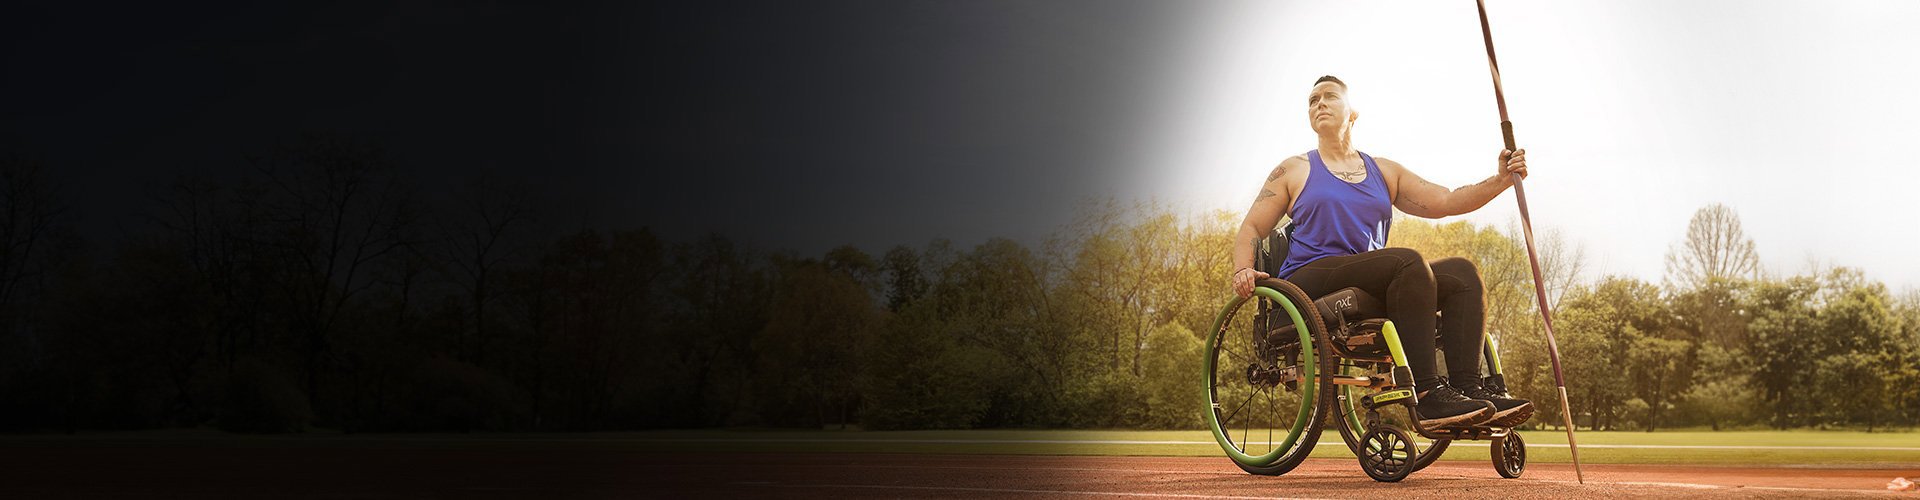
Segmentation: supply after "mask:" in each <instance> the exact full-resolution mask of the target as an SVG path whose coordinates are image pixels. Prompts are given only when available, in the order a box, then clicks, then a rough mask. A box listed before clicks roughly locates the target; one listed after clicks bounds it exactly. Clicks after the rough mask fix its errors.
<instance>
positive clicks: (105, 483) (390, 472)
mask: <svg viewBox="0 0 1920 500" xmlns="http://www.w3.org/2000/svg"><path fill="white" fill-rule="evenodd" d="M1586 472H1587V484H1585V485H1579V484H1574V483H1573V472H1572V469H1571V468H1570V467H1568V466H1566V465H1560V464H1533V465H1530V466H1529V467H1528V470H1527V473H1526V475H1525V476H1524V477H1523V478H1521V479H1511V480H1510V479H1500V478H1499V477H1498V476H1497V475H1496V474H1494V472H1493V469H1492V468H1491V467H1490V466H1489V465H1487V464H1485V463H1481V462H1441V463H1438V464H1435V465H1434V466H1433V467H1430V468H1428V469H1426V470H1423V471H1420V472H1418V473H1415V474H1414V475H1413V476H1411V477H1409V478H1407V479H1406V480H1405V481H1403V482H1400V483H1397V484H1384V483H1376V482H1374V481H1372V480H1370V479H1368V478H1367V477H1366V475H1364V474H1362V473H1361V472H1360V470H1359V467H1358V465H1357V464H1355V463H1354V462H1353V461H1350V460H1333V459H1327V460H1311V461H1308V462H1307V463H1306V464H1304V465H1302V466H1301V467H1300V468H1299V469H1297V470H1295V471H1293V472H1292V473H1289V474H1287V475H1284V476H1278V477H1264V476H1252V475H1248V474H1245V473H1243V472H1240V471H1239V470H1238V469H1236V468H1234V467H1233V465H1232V464H1231V463H1229V462H1227V461H1226V459H1224V458H1187V457H1084V456H1004V455H890V454H854V453H800V454H773V453H744V454H686V453H648V452H635V451H618V450H581V449H534V450H498V449H447V448H444V447H435V448H430V449H412V448H380V449H369V448H355V447H282V446H177V445H173V446H84V447H60V446H33V447H25V448H20V447H14V448H12V449H8V450H0V478H4V479H0V498H9V499H13V498H70V497H124V498H153V497H195V498H203V497H273V498H349V497H350V498H529V497H531V498H716V497H718V498H749V497H751V498H768V497H771V498H796V497H797V498H846V497H887V498H898V497H935V498H979V497H1017V498H1094V497H1116V496H1119V497H1166V498H1183V497H1184V498H1198V497H1263V498H1273V497H1288V498H1379V497H1385V496H1391V497H1394V498H1463V497H1466V498H1507V497H1576V496H1579V497H1608V498H1613V497H1674V496H1685V497H1702V496H1706V497H1723V498H1725V497H1767V498H1796V497H1834V496H1856V497H1876V498H1913V499H1920V493H1893V492H1888V491H1886V490H1885V489H1884V486H1885V484H1886V482H1887V481H1888V480H1890V479H1892V478H1893V477H1895V476H1908V477H1912V476H1914V475H1920V470H1889V469H1879V470H1875V469H1793V468H1720V467H1675V466H1648V465H1591V466H1588V467H1587V470H1586Z"/></svg>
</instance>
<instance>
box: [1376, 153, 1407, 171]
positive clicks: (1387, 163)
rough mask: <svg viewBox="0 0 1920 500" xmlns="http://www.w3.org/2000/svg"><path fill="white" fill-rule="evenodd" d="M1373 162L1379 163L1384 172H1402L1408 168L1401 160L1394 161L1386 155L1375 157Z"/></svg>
mask: <svg viewBox="0 0 1920 500" xmlns="http://www.w3.org/2000/svg"><path fill="white" fill-rule="evenodd" d="M1373 163H1374V164H1376V165H1379V166H1380V171H1381V172H1383V173H1384V172H1387V171H1392V172H1394V173H1400V172H1405V171H1406V170H1407V167H1406V166H1405V165H1401V164H1400V162H1397V161H1393V160H1391V159H1388V158H1387V157H1385V156H1375V157H1373Z"/></svg>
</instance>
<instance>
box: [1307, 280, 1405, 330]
mask: <svg viewBox="0 0 1920 500" xmlns="http://www.w3.org/2000/svg"><path fill="white" fill-rule="evenodd" d="M1313 303H1314V305H1315V306H1317V307H1319V308H1320V317H1321V319H1322V320H1323V321H1326V322H1327V324H1328V325H1335V324H1338V323H1343V322H1344V323H1353V322H1357V321H1362V320H1368V319H1376V318H1384V317H1386V316H1387V307H1386V304H1382V303H1381V302H1380V299H1376V298H1374V297H1373V295H1371V294H1368V293H1367V292H1364V291H1361V290H1360V289H1358V288H1353V287H1347V288H1342V289H1339V290H1336V291H1334V292H1333V293H1329V294H1326V295H1325V296H1322V297H1320V298H1319V299H1315V300H1314V301H1313Z"/></svg>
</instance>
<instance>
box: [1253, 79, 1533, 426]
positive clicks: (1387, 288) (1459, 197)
mask: <svg viewBox="0 0 1920 500" xmlns="http://www.w3.org/2000/svg"><path fill="white" fill-rule="evenodd" d="M1347 95H1348V93H1347V85H1346V83H1345V82H1342V81H1340V79H1338V78H1334V77H1332V76H1323V77H1320V79H1319V80H1318V81H1315V82H1314V85H1313V90H1312V92H1311V93H1309V94H1307V120H1308V123H1309V124H1310V125H1311V126H1312V128H1313V131H1314V132H1315V133H1316V134H1317V135H1319V146H1320V147H1319V149H1316V150H1313V151H1308V152H1307V153H1306V154H1303V155H1300V156H1295V157H1292V158H1288V159H1286V160H1285V161H1282V162H1281V163H1280V166H1278V167H1274V169H1273V171H1272V172H1271V173H1270V174H1269V175H1268V176H1267V180H1266V183H1265V185H1264V186H1262V187H1261V189H1260V194H1259V195H1258V196H1257V197H1256V198H1255V199H1254V201H1253V207H1252V208H1251V209H1249V210H1248V211H1247V216H1246V219H1245V220H1244V221H1243V222H1242V223H1241V224H1240V231H1239V235H1238V236H1236V237H1235V238H1234V243H1233V245H1234V246H1233V268H1234V272H1233V277H1232V283H1233V289H1234V292H1235V293H1238V294H1239V295H1240V296H1241V297H1246V296H1248V295H1249V294H1251V293H1252V291H1253V287H1254V282H1255V280H1258V279H1261V278H1267V277H1270V276H1269V274H1268V273H1267V272H1264V270H1260V269H1254V268H1253V266H1254V253H1255V250H1254V248H1255V245H1256V244H1257V242H1258V241H1259V240H1260V239H1262V238H1264V237H1266V235H1267V234H1268V233H1269V232H1270V231H1271V230H1272V229H1273V228H1274V226H1275V225H1276V224H1278V223H1279V221H1280V219H1281V216H1283V215H1290V216H1292V219H1293V221H1292V223H1291V224H1289V225H1288V230H1289V231H1288V233H1290V234H1289V238H1288V241H1289V244H1288V248H1287V253H1286V259H1285V260H1284V261H1283V262H1281V264H1280V267H1279V269H1278V270H1277V271H1278V272H1277V273H1274V274H1276V275H1277V277H1279V278H1281V279H1285V280H1287V281H1289V282H1292V283H1293V284H1294V285H1295V286H1298V287H1299V288H1300V289H1301V290H1302V291H1304V292H1306V293H1307V295H1308V296H1309V297H1320V296H1323V295H1326V294H1328V293H1331V292H1334V291H1336V290H1340V289H1342V288H1347V287H1355V288H1359V289H1361V290H1362V291H1365V292H1366V293H1368V294H1371V295H1373V296H1374V297H1377V298H1379V299H1380V300H1381V301H1383V302H1385V304H1386V308H1387V311H1388V313H1387V317H1388V319H1390V320H1392V321H1393V323H1394V324H1395V325H1398V326H1399V328H1400V331H1402V332H1433V331H1435V330H1436V328H1437V329H1438V332H1439V342H1441V343H1442V344H1444V346H1445V348H1446V352H1447V367H1448V371H1449V372H1450V373H1448V374H1446V375H1442V374H1440V373H1438V372H1439V368H1438V366H1436V365H1437V360H1436V359H1435V358H1436V356H1437V353H1436V352H1435V346H1434V342H1435V337H1434V336H1433V335H1401V336H1400V338H1401V341H1402V342H1403V344H1404V346H1405V351H1406V356H1407V364H1408V366H1409V367H1410V368H1411V369H1412V371H1413V374H1414V379H1415V383H1414V384H1415V385H1414V390H1415V391H1416V392H1417V393H1418V398H1417V400H1418V401H1419V403H1418V404H1417V405H1416V406H1415V407H1414V409H1415V410H1416V412H1417V413H1418V414H1419V417H1420V425H1421V426H1425V427H1449V426H1479V425H1493V426H1501V427H1512V426H1514V425H1518V424H1520V423H1522V422H1524V421H1525V420H1526V419H1527V418H1529V417H1531V416H1532V414H1533V404H1532V403H1531V402H1529V401H1527V400H1524V399H1518V398H1514V397H1512V396H1510V395H1508V394H1506V393H1505V390H1504V389H1503V388H1492V389H1489V388H1487V387H1482V385H1481V378H1480V371H1479V370H1480V366H1481V358H1480V356H1481V354H1480V353H1481V350H1482V347H1483V345H1482V343H1483V342H1484V336H1483V335H1482V333H1483V332H1482V329H1483V328H1484V319H1485V318H1484V315H1485V304H1484V301H1485V294H1484V292H1483V290H1482V289H1481V284H1480V275H1479V271H1478V270H1477V269H1475V267H1474V265H1473V263H1472V262H1469V261H1467V260H1466V259H1462V258H1459V257H1450V258H1444V259H1438V260H1433V261H1427V260H1425V259H1424V258H1423V257H1422V256H1421V255H1420V254H1419V253H1417V252H1415V251H1413V250H1411V249H1407V248H1387V247H1386V243H1387V232H1388V230H1389V228H1390V226H1391V224H1392V221H1393V209H1394V208H1399V209H1400V210H1401V211H1404V212H1406V213H1408V214H1412V215H1415V216H1419V217H1426V218H1440V217H1446V216H1449V215H1460V214H1464V213H1467V212H1472V211H1474V210H1477V209H1479V208H1480V207H1482V206H1485V205H1486V204H1487V202H1488V201H1491V200H1492V199H1493V198H1494V197H1495V196H1498V195H1499V194H1500V193H1501V192H1502V191H1505V190H1506V189H1507V188H1508V187H1510V186H1512V185H1513V183H1512V181H1510V180H1508V174H1509V173H1514V174H1519V175H1520V176H1521V177H1523V178H1524V177H1526V175H1527V162H1526V150H1524V149H1523V150H1520V151H1501V152H1500V155H1499V161H1498V165H1499V166H1498V168H1497V169H1496V171H1495V172H1494V173H1493V175H1491V176H1489V177H1487V178H1486V179H1485V180H1482V181H1480V182H1478V183H1474V184H1471V185H1467V186H1461V187H1459V188H1454V189H1447V188H1443V187H1440V186H1439V185H1438V184H1434V183H1432V182H1429V181H1427V180H1426V179H1423V178H1421V177H1420V176H1419V175H1417V174H1415V173H1413V171H1412V170H1408V169H1407V167H1405V166H1402V165H1401V164H1399V163H1397V162H1394V161H1393V160H1389V159H1386V158H1376V157H1373V156H1369V155H1367V154H1366V153H1362V152H1360V151H1358V150H1356V149H1354V148H1353V141H1352V138H1353V124H1354V122H1355V121H1356V120H1358V119H1359V117H1360V113H1359V112H1357V111H1355V110H1354V109H1353V107H1352V105H1351V102H1350V101H1348V99H1347ZM1436 311H1438V312H1439V314H1438V317H1437V318H1436V314H1435V312H1436ZM1436 323H1438V325H1437V326H1436ZM1449 381H1451V382H1449Z"/></svg>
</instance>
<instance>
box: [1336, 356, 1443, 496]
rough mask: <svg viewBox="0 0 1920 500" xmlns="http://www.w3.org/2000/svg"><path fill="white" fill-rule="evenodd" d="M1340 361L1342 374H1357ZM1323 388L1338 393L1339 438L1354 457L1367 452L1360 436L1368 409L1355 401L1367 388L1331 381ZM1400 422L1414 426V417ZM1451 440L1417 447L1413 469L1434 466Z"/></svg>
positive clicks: (1363, 429) (1437, 441)
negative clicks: (1417, 452) (1412, 420)
mask: <svg viewBox="0 0 1920 500" xmlns="http://www.w3.org/2000/svg"><path fill="white" fill-rule="evenodd" d="M1337 364H1338V365H1339V366H1338V367H1336V369H1337V370H1341V371H1342V373H1343V374H1348V375H1353V374H1355V373H1353V372H1352V370H1349V369H1352V368H1355V367H1353V366H1351V365H1348V364H1345V363H1337ZM1322 387H1323V390H1326V391H1327V392H1331V393H1334V395H1335V396H1334V403H1333V411H1332V415H1331V417H1332V418H1333V420H1334V421H1335V425H1338V426H1339V427H1340V440H1342V441H1345V442H1346V443H1347V449H1348V450H1352V451H1353V454H1354V456H1359V455H1360V454H1361V453H1365V450H1364V449H1363V448H1362V444H1361V439H1360V438H1361V435H1362V434H1364V433H1365V431H1366V429H1367V425H1366V422H1365V421H1364V420H1365V418H1364V417H1362V416H1361V415H1364V414H1365V413H1366V410H1365V409H1364V408H1360V407H1359V404H1357V403H1356V401H1359V399H1360V395H1361V394H1362V393H1363V391H1364V390H1363V389H1360V388H1355V387H1353V386H1347V385H1335V384H1334V383H1333V382H1332V381H1328V382H1327V384H1326V385H1324V386H1322ZM1387 409H1388V408H1382V409H1381V410H1382V411H1383V412H1384V411H1385V410H1387ZM1392 413H1402V412H1390V414H1392ZM1410 417H1411V415H1409V418H1410ZM1389 418H1391V417H1389ZM1400 423H1401V424H1405V425H1411V420H1408V421H1407V422H1400ZM1414 439H1415V440H1416V442H1415V444H1416V445H1417V444H1419V443H1418V441H1417V440H1418V439H1421V438H1419V437H1417V436H1416V437H1414ZM1452 442H1453V440H1451V439H1435V440H1432V441H1430V442H1428V443H1427V444H1426V445H1425V446H1415V449H1417V450H1419V455H1418V456H1416V457H1414V459H1413V472H1419V471H1420V469H1425V468H1427V466H1429V465H1433V462H1434V461H1436V460H1439V459H1440V456H1441V455H1443V454H1446V452H1447V445H1449V444H1451V443H1452Z"/></svg>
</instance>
